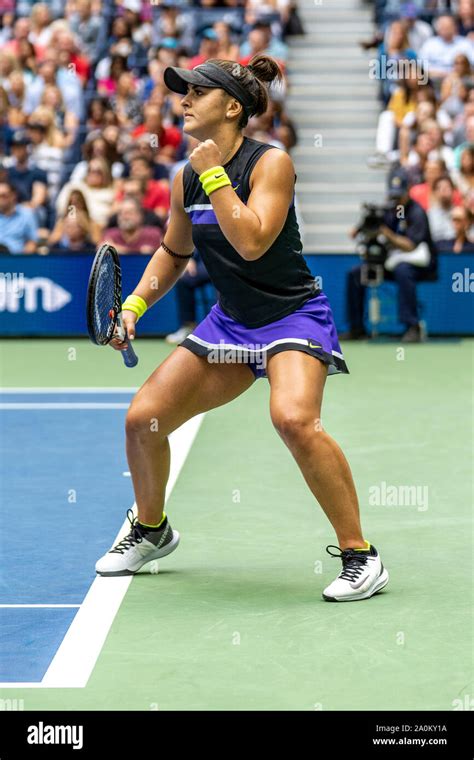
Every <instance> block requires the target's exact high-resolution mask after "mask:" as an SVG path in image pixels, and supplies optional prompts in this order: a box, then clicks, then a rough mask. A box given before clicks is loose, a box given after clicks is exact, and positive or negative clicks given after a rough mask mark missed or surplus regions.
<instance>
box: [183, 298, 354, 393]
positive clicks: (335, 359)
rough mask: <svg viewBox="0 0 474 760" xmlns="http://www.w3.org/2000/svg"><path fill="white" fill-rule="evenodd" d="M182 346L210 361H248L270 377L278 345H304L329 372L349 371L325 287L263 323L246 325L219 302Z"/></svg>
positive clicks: (296, 347)
mask: <svg viewBox="0 0 474 760" xmlns="http://www.w3.org/2000/svg"><path fill="white" fill-rule="evenodd" d="M179 345H180V346H184V348H189V350H190V351H192V352H193V353H195V354H197V355H198V356H207V360H208V362H215V363H216V364H217V363H224V364H248V365H249V367H250V369H251V370H252V372H253V373H254V375H255V378H256V379H258V378H260V377H267V372H266V365H267V360H268V358H269V357H270V356H273V354H277V353H279V352H280V351H288V350H292V351H303V352H304V353H305V354H310V355H311V356H314V357H316V358H317V359H320V360H321V361H322V362H323V363H324V364H327V365H328V374H329V375H336V374H339V373H341V372H343V373H345V374H349V370H348V369H347V366H346V362H345V361H344V356H343V355H342V352H341V347H340V345H339V341H338V338H337V332H336V327H335V324H334V319H333V316H332V311H331V307H330V305H329V301H328V299H327V298H326V296H325V295H324V293H319V294H318V295H317V296H314V297H313V298H309V299H308V300H307V301H305V302H304V303H303V305H302V306H299V307H298V308H297V309H295V311H293V312H291V314H287V316H286V317H283V318H282V319H277V320H275V322H269V324H267V325H263V327H245V325H243V324H241V323H240V322H236V321H235V320H234V319H232V317H229V316H228V315H227V314H225V313H224V312H223V311H222V309H221V307H220V306H219V304H218V303H216V304H214V306H213V307H212V309H211V311H210V312H209V314H208V315H207V317H205V318H204V319H203V320H202V322H200V323H199V324H198V325H197V327H196V328H195V329H194V330H193V332H192V333H190V334H189V335H188V336H187V337H186V338H185V340H184V341H182V342H181V343H180V344H179Z"/></svg>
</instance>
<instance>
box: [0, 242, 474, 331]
mask: <svg viewBox="0 0 474 760" xmlns="http://www.w3.org/2000/svg"><path fill="white" fill-rule="evenodd" d="M150 258H151V257H150V256H146V255H129V256H122V257H121V264H122V276H123V293H124V296H125V295H127V294H128V293H130V292H131V291H132V290H133V289H134V288H135V287H136V284H137V282H138V281H139V279H140V277H141V276H142V274H143V271H144V269H145V267H146V265H147V264H148V261H149V259H150ZM305 258H306V261H307V263H308V266H309V268H310V269H311V272H312V273H313V274H314V276H315V277H318V278H319V282H320V286H321V287H322V289H323V290H324V292H325V293H326V295H327V296H328V298H329V300H330V303H331V307H332V310H333V313H334V318H335V321H336V326H337V328H338V330H343V329H346V328H347V326H348V325H347V319H346V305H345V280H346V274H347V272H348V271H349V270H350V269H351V267H353V266H354V265H355V264H357V263H359V261H360V259H359V257H358V256H356V255H351V254H342V255H335V254H317V255H316V254H315V255H312V254H309V255H306V256H305ZM92 261H93V256H89V255H80V254H69V255H64V256H61V255H50V256H38V255H24V256H9V255H5V254H0V335H3V336H15V335H17V336H35V335H44V336H48V335H50V336H60V335H64V336H66V335H68V336H69V335H70V336H79V335H86V334H87V327H86V315H85V304H86V291H87V283H88V281H89V273H90V269H91V265H92ZM205 287H206V289H207V291H206V295H207V299H206V300H208V299H209V298H210V301H209V303H210V305H212V304H213V303H215V300H216V298H215V291H214V289H213V288H212V286H210V285H207V286H205ZM378 296H379V298H380V303H381V316H382V322H381V324H380V330H381V331H382V332H384V331H385V332H388V333H397V332H402V330H403V326H402V325H400V323H399V322H398V319H397V287H396V285H395V284H394V283H391V282H386V283H383V284H382V285H381V286H380V288H379V289H378ZM417 297H418V302H419V305H420V310H421V317H422V318H423V319H424V320H425V321H426V323H427V328H428V332H429V333H431V334H435V335H473V334H474V309H473V304H474V257H473V256H472V255H469V254H459V255H453V254H446V255H441V256H440V257H439V278H438V280H437V281H436V282H429V283H420V284H419V285H418V289H417ZM197 300H198V308H197V313H196V321H200V320H201V319H202V318H203V317H204V315H205V312H204V302H203V301H202V300H201V299H200V298H199V299H197ZM178 327H179V319H178V309H177V295H176V287H174V288H172V289H171V291H170V292H169V293H167V294H166V295H165V296H164V297H163V298H162V299H160V300H159V301H158V303H156V304H155V306H154V307H153V308H152V309H150V311H148V312H147V313H146V314H145V315H144V316H143V317H142V319H141V320H140V326H139V329H140V333H141V334H142V335H156V336H164V335H167V334H168V333H170V332H173V331H174V330H176V329H177V328H178Z"/></svg>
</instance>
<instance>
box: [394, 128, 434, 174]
mask: <svg viewBox="0 0 474 760" xmlns="http://www.w3.org/2000/svg"><path fill="white" fill-rule="evenodd" d="M433 148H434V142H433V137H432V136H431V135H430V134H428V132H425V131H423V132H420V133H419V134H418V135H417V136H416V140H415V144H414V146H413V148H412V149H411V150H410V151H409V153H408V155H407V156H406V157H405V156H404V155H403V152H402V151H400V162H401V164H402V166H404V167H405V169H406V170H407V172H408V175H409V178H410V184H413V185H416V184H419V183H420V182H423V176H424V172H425V167H426V162H427V161H428V156H429V154H430V153H431V151H432V150H433Z"/></svg>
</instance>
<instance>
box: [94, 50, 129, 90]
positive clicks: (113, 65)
mask: <svg viewBox="0 0 474 760" xmlns="http://www.w3.org/2000/svg"><path fill="white" fill-rule="evenodd" d="M126 71H127V62H126V59H125V58H124V57H123V55H113V56H112V57H111V59H110V67H109V70H108V73H107V74H106V75H105V74H104V73H102V75H101V73H100V70H99V68H97V70H96V73H95V75H96V78H97V92H98V93H99V95H102V96H107V97H108V96H110V95H115V93H116V92H117V86H118V80H119V79H120V77H121V75H122V74H123V73H125V72H126Z"/></svg>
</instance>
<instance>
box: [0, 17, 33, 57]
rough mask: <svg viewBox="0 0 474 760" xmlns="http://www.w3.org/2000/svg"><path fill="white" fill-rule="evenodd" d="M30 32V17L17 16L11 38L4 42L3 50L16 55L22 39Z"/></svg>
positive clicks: (25, 38) (26, 37)
mask: <svg viewBox="0 0 474 760" xmlns="http://www.w3.org/2000/svg"><path fill="white" fill-rule="evenodd" d="M29 33H30V19H29V18H18V19H17V20H16V21H15V25H14V27H13V39H12V40H10V41H9V42H7V43H6V45H5V47H4V48H3V52H4V53H6V54H7V55H12V56H14V57H16V56H17V55H18V52H19V45H20V42H21V41H22V40H27V39H28V35H29Z"/></svg>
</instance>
